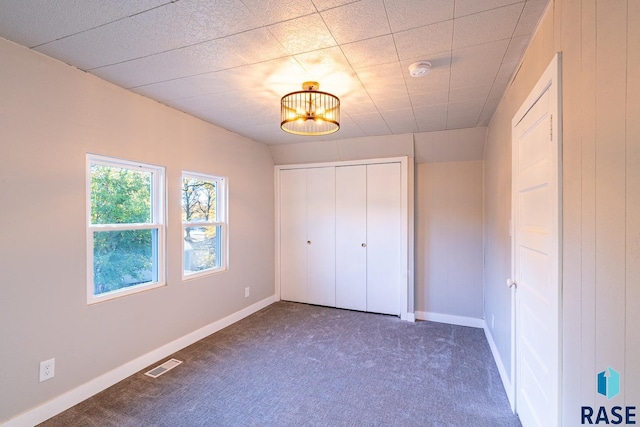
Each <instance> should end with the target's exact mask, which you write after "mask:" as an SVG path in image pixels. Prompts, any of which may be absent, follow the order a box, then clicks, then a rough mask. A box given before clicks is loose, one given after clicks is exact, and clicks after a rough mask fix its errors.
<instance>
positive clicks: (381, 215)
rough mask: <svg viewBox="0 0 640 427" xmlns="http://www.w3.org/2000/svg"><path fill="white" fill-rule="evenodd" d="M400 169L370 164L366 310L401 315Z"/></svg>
mask: <svg viewBox="0 0 640 427" xmlns="http://www.w3.org/2000/svg"><path fill="white" fill-rule="evenodd" d="M400 174H401V166H400V164H399V163H384V164H375V165H367V311H371V312H375V313H386V314H396V315H397V314H400V295H399V290H400V285H401V279H402V272H403V270H402V269H403V267H402V265H401V256H402V251H401V244H402V239H401V237H402V236H401V233H402V227H401V224H402V209H401V203H402V200H401V194H400V192H401V191H400V189H401V182H400V179H401V178H400Z"/></svg>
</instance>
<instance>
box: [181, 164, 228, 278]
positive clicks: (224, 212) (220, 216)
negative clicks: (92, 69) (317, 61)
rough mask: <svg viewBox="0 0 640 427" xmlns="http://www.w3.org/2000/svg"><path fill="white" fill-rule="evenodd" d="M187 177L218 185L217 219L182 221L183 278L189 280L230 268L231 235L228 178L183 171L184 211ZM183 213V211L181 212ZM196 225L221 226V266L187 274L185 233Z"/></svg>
mask: <svg viewBox="0 0 640 427" xmlns="http://www.w3.org/2000/svg"><path fill="white" fill-rule="evenodd" d="M185 178H192V179H198V180H202V181H208V182H211V183H215V184H216V185H217V192H216V217H217V218H216V220H215V221H208V222H200V221H199V222H193V221H192V222H186V221H183V222H182V230H181V232H182V280H183V281H189V280H193V279H197V278H200V277H203V276H208V275H210V274H217V273H222V272H225V271H227V270H228V269H229V237H228V235H229V234H228V229H229V219H228V218H229V217H228V212H229V211H228V206H229V204H228V191H229V189H228V179H227V178H226V177H222V176H215V175H208V174H203V173H198V172H189V171H182V176H181V177H180V210H181V211H182V188H183V187H182V183H183V181H184V179H185ZM181 215H182V212H181ZM194 225H196V226H198V227H203V226H214V227H218V226H219V227H220V230H221V237H220V253H219V254H216V255H219V256H220V266H219V267H212V268H207V269H205V270H201V271H197V272H193V273H187V274H185V265H184V260H185V256H184V243H185V240H184V235H185V230H186V228H187V227H193V226H194Z"/></svg>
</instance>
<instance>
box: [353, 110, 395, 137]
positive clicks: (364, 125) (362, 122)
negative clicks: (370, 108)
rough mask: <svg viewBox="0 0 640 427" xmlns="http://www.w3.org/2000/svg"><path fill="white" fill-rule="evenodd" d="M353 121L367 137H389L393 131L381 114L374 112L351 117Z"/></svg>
mask: <svg viewBox="0 0 640 427" xmlns="http://www.w3.org/2000/svg"><path fill="white" fill-rule="evenodd" d="M349 117H350V118H351V120H353V122H354V123H356V124H357V125H358V126H359V127H360V129H362V130H363V132H364V133H365V134H366V135H370V136H373V135H389V134H391V130H390V129H389V126H387V123H386V122H385V121H384V119H383V118H382V116H381V115H380V113H378V112H377V111H376V112H373V113H368V114H357V115H349Z"/></svg>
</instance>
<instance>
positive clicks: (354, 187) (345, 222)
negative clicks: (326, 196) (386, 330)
mask: <svg viewBox="0 0 640 427" xmlns="http://www.w3.org/2000/svg"><path fill="white" fill-rule="evenodd" d="M366 246H367V166H365V165H357V166H340V167H337V168H336V307H339V308H347V309H351V310H361V311H366V309H367V247H366Z"/></svg>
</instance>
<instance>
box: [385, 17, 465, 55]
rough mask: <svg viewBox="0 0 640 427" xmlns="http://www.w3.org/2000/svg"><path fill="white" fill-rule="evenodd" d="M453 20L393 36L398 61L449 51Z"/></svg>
mask: <svg viewBox="0 0 640 427" xmlns="http://www.w3.org/2000/svg"><path fill="white" fill-rule="evenodd" d="M452 34H453V20H449V21H445V22H440V23H437V24H432V25H426V26H424V27H418V28H414V29H412V30H407V31H402V32H399V33H395V34H394V35H393V37H394V39H395V42H396V47H397V49H398V56H399V57H400V59H407V58H414V57H419V56H428V55H429V54H432V53H438V52H442V51H445V50H451V40H452V38H453V37H452Z"/></svg>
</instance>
